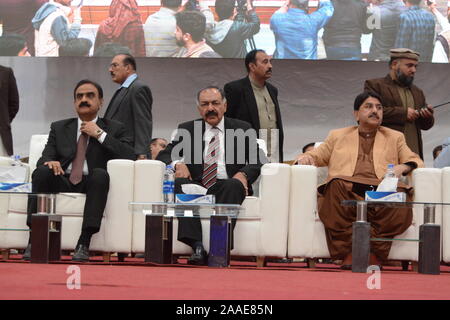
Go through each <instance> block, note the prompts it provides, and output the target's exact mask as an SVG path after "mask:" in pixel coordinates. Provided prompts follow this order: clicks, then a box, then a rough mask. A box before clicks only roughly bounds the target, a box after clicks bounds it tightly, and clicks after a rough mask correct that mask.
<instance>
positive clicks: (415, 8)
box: [408, 6, 420, 10]
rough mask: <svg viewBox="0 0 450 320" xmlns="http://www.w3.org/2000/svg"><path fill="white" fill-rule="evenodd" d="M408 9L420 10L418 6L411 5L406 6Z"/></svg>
mask: <svg viewBox="0 0 450 320" xmlns="http://www.w3.org/2000/svg"><path fill="white" fill-rule="evenodd" d="M408 10H420V7H419V6H411V7H409V8H408Z"/></svg>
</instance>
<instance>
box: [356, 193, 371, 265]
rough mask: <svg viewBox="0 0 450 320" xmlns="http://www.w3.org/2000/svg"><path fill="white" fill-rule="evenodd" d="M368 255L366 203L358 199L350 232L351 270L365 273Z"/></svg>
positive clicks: (368, 230) (368, 240)
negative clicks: (351, 231) (354, 219)
mask: <svg viewBox="0 0 450 320" xmlns="http://www.w3.org/2000/svg"><path fill="white" fill-rule="evenodd" d="M369 255H370V223H369V222H367V203H365V202H363V201H358V203H357V205H356V221H355V222H353V233H352V272H360V273H366V272H367V267H368V266H369Z"/></svg>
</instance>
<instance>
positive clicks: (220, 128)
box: [205, 117, 225, 133]
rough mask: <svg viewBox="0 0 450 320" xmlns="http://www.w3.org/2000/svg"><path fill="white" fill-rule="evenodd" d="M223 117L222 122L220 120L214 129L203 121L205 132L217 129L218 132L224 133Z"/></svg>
mask: <svg viewBox="0 0 450 320" xmlns="http://www.w3.org/2000/svg"><path fill="white" fill-rule="evenodd" d="M224 119H225V117H223V118H222V120H220V122H219V124H218V125H217V126H215V127H213V126H211V125H210V124H209V123H208V122H206V121H205V131H208V130H211V129H212V128H217V129H219V131H220V132H222V133H224V132H225V120H224Z"/></svg>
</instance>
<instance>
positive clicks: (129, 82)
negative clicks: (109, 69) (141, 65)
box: [120, 73, 138, 88]
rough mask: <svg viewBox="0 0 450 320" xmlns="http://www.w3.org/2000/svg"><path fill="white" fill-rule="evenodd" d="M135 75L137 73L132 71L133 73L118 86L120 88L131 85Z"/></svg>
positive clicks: (135, 77)
mask: <svg viewBox="0 0 450 320" xmlns="http://www.w3.org/2000/svg"><path fill="white" fill-rule="evenodd" d="M137 77H138V76H137V73H133V74H131V75H129V76H128V78H127V80H125V81H124V82H123V83H122V85H121V86H120V87H121V88H128V87H129V86H131V84H132V83H133V81H134V80H136V79H137Z"/></svg>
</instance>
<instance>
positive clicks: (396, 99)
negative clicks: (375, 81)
mask: <svg viewBox="0 0 450 320" xmlns="http://www.w3.org/2000/svg"><path fill="white" fill-rule="evenodd" d="M385 81H386V82H387V83H388V85H387V86H386V88H387V89H388V90H389V92H390V94H391V96H392V102H393V104H392V105H393V106H402V105H403V102H402V98H400V94H399V93H398V89H397V86H396V85H395V83H394V81H393V80H392V79H391V76H390V75H389V74H388V75H387V76H386V77H385Z"/></svg>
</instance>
